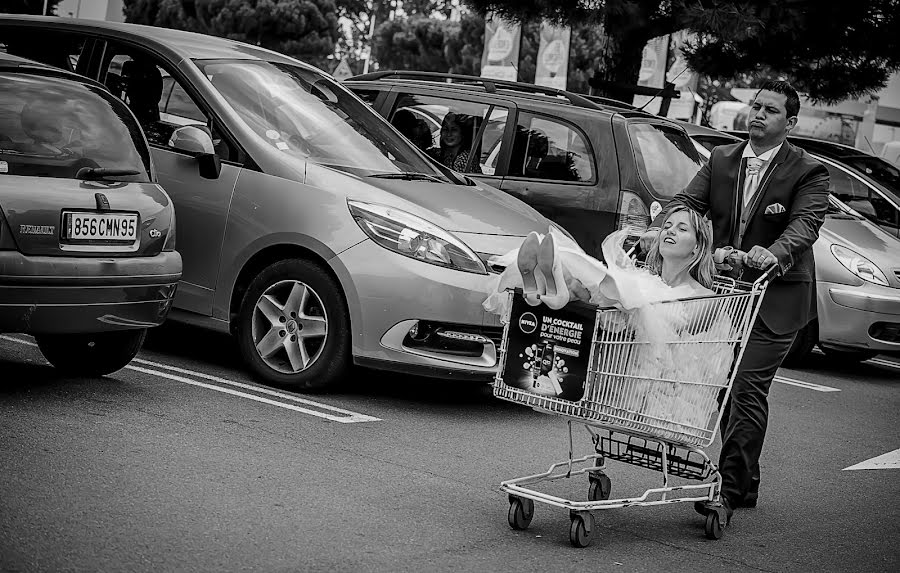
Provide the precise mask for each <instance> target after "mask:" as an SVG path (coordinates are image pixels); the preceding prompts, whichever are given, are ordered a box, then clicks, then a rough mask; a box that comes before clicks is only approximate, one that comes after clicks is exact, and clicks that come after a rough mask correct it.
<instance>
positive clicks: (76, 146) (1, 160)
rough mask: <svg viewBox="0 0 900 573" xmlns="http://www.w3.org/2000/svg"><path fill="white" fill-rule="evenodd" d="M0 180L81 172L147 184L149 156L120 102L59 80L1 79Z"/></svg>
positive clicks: (32, 77)
mask: <svg viewBox="0 0 900 573" xmlns="http://www.w3.org/2000/svg"><path fill="white" fill-rule="evenodd" d="M0 94H3V97H2V98H0V176H2V175H3V174H10V175H30V176H37V177H61V178H70V179H71V178H75V176H76V174H77V173H78V171H79V170H80V169H81V168H84V167H103V168H110V169H126V170H132V171H134V172H135V173H134V174H133V175H125V176H121V177H119V178H120V179H122V180H126V181H149V180H150V153H149V150H148V149H147V146H146V143H144V139H143V137H142V136H141V132H140V129H139V128H138V126H137V124H135V122H134V119H132V117H131V115H130V114H129V113H128V111H127V110H126V109H125V106H124V105H122V104H121V102H118V101H116V100H115V99H114V98H112V97H110V96H109V94H107V93H106V92H105V91H103V90H102V89H99V88H95V87H92V86H87V85H84V84H80V83H77V82H73V81H71V80H66V79H62V78H54V77H46V76H36V75H31V74H22V73H11V72H10V73H3V74H0Z"/></svg>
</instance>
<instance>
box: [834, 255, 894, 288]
mask: <svg viewBox="0 0 900 573" xmlns="http://www.w3.org/2000/svg"><path fill="white" fill-rule="evenodd" d="M831 254H833V255H834V258H836V259H837V260H838V262H839V263H841V264H842V265H844V267H845V268H846V269H847V270H848V271H850V272H851V273H853V274H854V275H856V276H858V277H859V278H861V279H862V280H864V281H868V282H870V283H875V284H877V285H882V286H888V280H887V277H886V276H884V273H883V272H881V269H879V268H878V266H877V265H876V264H875V263H873V262H872V261H870V260H869V259H867V258H865V257H864V256H862V255H860V254H857V253H854V252H853V251H851V250H850V249H848V248H847V247H842V246H840V245H831Z"/></svg>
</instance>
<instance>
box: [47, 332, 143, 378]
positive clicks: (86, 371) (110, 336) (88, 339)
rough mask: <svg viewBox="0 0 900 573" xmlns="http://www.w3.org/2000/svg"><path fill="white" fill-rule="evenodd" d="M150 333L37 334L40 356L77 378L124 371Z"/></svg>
mask: <svg viewBox="0 0 900 573" xmlns="http://www.w3.org/2000/svg"><path fill="white" fill-rule="evenodd" d="M145 338H147V329H146V328H141V329H135V330H122V331H116V332H97V333H93V334H38V335H35V337H34V339H35V341H37V345H38V348H39V349H40V350H41V354H43V355H44V358H46V359H47V362H49V363H50V364H52V365H53V366H54V367H55V368H56V369H57V370H59V371H61V372H64V373H66V374H73V375H78V376H104V375H106V374H111V373H113V372H115V371H116V370H121V369H122V368H124V367H125V366H127V365H128V363H129V362H131V360H132V359H133V358H134V357H135V356H137V353H138V352H139V351H140V350H141V346H143V344H144V339H145Z"/></svg>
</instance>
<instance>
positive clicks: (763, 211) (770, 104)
mask: <svg viewBox="0 0 900 573" xmlns="http://www.w3.org/2000/svg"><path fill="white" fill-rule="evenodd" d="M799 111H800V100H799V98H798V96H797V92H796V91H795V90H794V89H793V88H792V87H791V85H790V84H788V83H787V82H781V81H779V82H767V83H766V84H765V85H764V86H763V87H762V88H761V89H760V90H759V92H758V93H757V94H756V96H755V98H754V101H753V102H752V105H751V109H750V115H749V117H748V132H749V136H750V139H749V141H746V142H741V143H736V144H733V145H724V146H720V147H716V148H715V149H713V151H712V155H711V156H710V159H709V162H708V163H707V164H706V165H704V166H703V168H702V169H701V170H700V171H699V172H698V173H697V175H696V176H695V177H694V179H693V180H692V181H691V182H690V184H688V186H687V188H685V190H684V191H682V192H681V193H679V194H678V195H676V196H675V198H674V199H673V200H672V203H670V205H671V204H674V203H682V204H685V205H687V206H689V207H690V208H692V209H694V210H696V211H697V212H699V213H703V214H707V215H708V216H709V219H710V220H711V221H712V226H713V248H714V249H718V248H723V247H734V248H735V249H738V250H740V251H743V252H745V253H746V255H745V256H744V257H743V260H742V263H743V265H745V267H746V268H745V269H744V271H743V275H742V277H741V278H742V279H743V280H749V281H753V280H755V279H756V278H758V277H759V276H760V275H761V273H762V271H763V270H764V269H768V268H769V267H771V266H773V265H778V271H779V275H780V276H779V277H778V278H776V279H775V280H773V281H772V282H771V283H770V284H769V287H768V290H767V291H766V295H765V297H764V299H763V302H762V307H761V308H760V311H759V315H758V317H757V320H756V322H755V323H754V325H753V328H752V330H751V333H750V339H749V341H748V343H747V346H746V348H745V350H744V356H743V359H742V360H741V363H740V365H739V367H738V371H737V375H736V377H735V380H734V385H733V387H732V390H731V398H730V403H729V404H726V405H725V408H724V411H723V414H722V423H721V428H722V453H721V456H720V458H719V471H720V473H721V475H722V504H721V505H718V504H716V503H703V502H698V503H697V504H696V505H695V507H696V509H697V511H698V512H700V513H704V514H705V513H708V512H711V511H716V512H718V513H719V514H720V516H722V515H724V516H725V517H726V518H727V520H729V521H730V519H731V516H732V513H733V511H734V509H735V508H737V507H755V506H756V499H757V495H758V491H759V457H760V453H761V451H762V446H763V440H764V438H765V435H766V425H767V422H768V415H769V406H768V400H767V398H768V394H769V386H770V385H771V383H772V379H773V378H774V377H775V372H776V370H778V367H779V366H781V362H782V360H784V357H785V355H786V354H787V352H788V350H789V349H790V347H791V343H792V342H793V340H794V338H795V336H796V334H797V331H799V330H800V329H801V328H802V327H804V326H805V325H806V324H807V322H809V320H810V319H811V318H812V317H813V316H814V313H815V306H814V305H815V296H816V291H815V277H816V272H815V261H814V259H813V251H812V245H813V243H814V242H815V241H816V239H817V238H818V237H819V227H820V226H821V225H822V221H823V219H824V217H825V213H826V211H827V209H828V171H827V170H826V169H825V167H824V166H823V165H822V164H821V163H819V162H818V161H816V160H814V159H812V158H811V157H810V156H809V155H807V154H806V153H805V152H804V151H803V150H802V149H799V148H797V147H794V146H793V145H791V144H790V143H788V142H787V141H785V138H786V137H787V135H788V133H789V132H790V131H791V129H793V127H794V126H795V125H796V123H797V114H798V113H799ZM662 218H663V217H662V216H660V217H659V218H658V220H662ZM651 228H652V227H651ZM654 235H655V233H654V232H653V231H648V233H647V234H645V235H644V237H642V239H641V241H642V244H644V245H646V244H647V243H648V242H649V241H651V240H652V237H653V236H654ZM645 252H646V250H645ZM717 266H718V267H719V269H720V272H724V271H732V268H731V266H730V265H728V264H722V265H717ZM723 525H724V523H723Z"/></svg>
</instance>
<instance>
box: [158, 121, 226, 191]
mask: <svg viewBox="0 0 900 573" xmlns="http://www.w3.org/2000/svg"><path fill="white" fill-rule="evenodd" d="M169 146H171V147H172V148H174V149H178V150H179V151H186V152H188V153H190V154H192V155H194V156H196V158H197V163H198V166H199V168H200V176H201V177H203V178H204V179H218V178H219V174H220V173H221V172H222V163H221V161H219V156H218V155H216V149H215V147H213V142H212V137H210V135H209V133H208V132H207V131H206V130H205V129H203V128H202V127H199V126H195V125H185V126H183V127H179V128H178V129H176V130H175V131H173V132H172V137H170V138H169Z"/></svg>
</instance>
